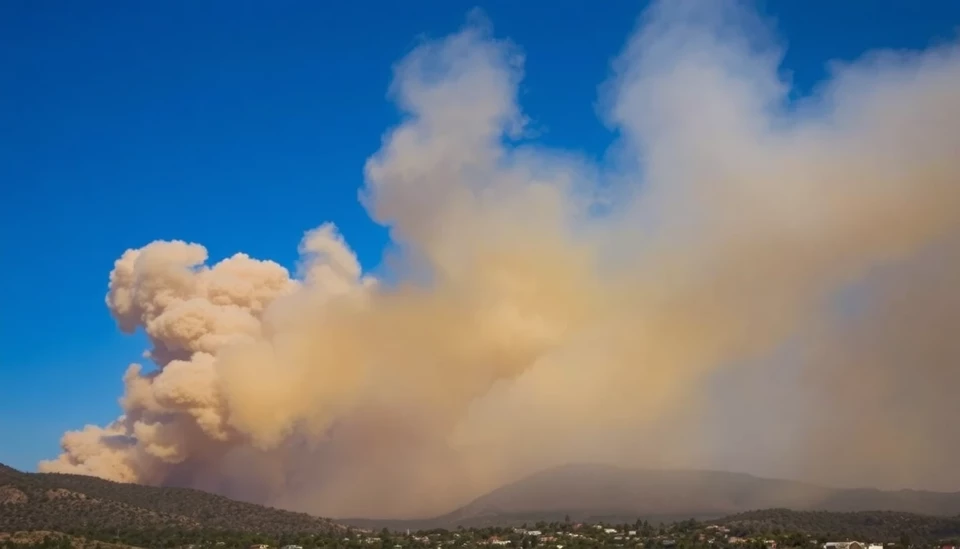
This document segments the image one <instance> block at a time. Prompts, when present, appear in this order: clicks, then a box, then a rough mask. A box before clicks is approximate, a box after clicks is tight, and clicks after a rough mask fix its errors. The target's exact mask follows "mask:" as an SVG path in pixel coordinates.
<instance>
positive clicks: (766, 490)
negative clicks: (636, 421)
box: [340, 464, 960, 530]
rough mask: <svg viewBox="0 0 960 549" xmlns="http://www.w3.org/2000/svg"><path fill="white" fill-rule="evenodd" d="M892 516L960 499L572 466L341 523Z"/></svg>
mask: <svg viewBox="0 0 960 549" xmlns="http://www.w3.org/2000/svg"><path fill="white" fill-rule="evenodd" d="M781 508H782V509H792V510H796V511H831V512H859V511H896V512H904V513H915V514H920V515H930V516H955V515H960V492H932V491H923V490H898V491H883V490H878V489H873V488H857V489H839V488H828V487H823V486H819V485H815V484H810V483H805V482H800V481H792V480H783V479H771V478H764V477H757V476H754V475H749V474H746V473H733V472H726V471H709V470H699V471H698V470H669V469H665V470H653V469H627V468H621V467H614V466H607V465H597V464H570V465H563V466H559V467H554V468H550V469H546V470H543V471H539V472H537V473H534V474H532V475H529V476H527V477H524V478H522V479H520V480H518V481H515V482H512V483H509V484H506V485H504V486H501V487H499V488H496V489H494V490H492V491H491V492H488V493H487V494H485V495H482V496H480V497H478V498H476V499H474V500H473V501H471V502H469V503H467V504H466V505H464V506H462V507H460V508H458V509H456V510H454V511H452V512H450V513H446V514H444V515H440V516H438V517H432V518H426V519H414V520H377V519H363V518H346V519H340V522H342V523H344V524H349V525H353V526H360V527H366V528H380V527H387V528H394V529H406V528H409V529H411V530H414V529H421V528H427V529H429V528H451V527H458V526H463V527H472V526H478V527H479V526H492V525H508V524H509V525H519V524H521V523H524V522H527V523H533V522H538V521H546V522H550V521H555V520H562V519H564V518H565V517H567V516H569V517H571V518H572V519H574V520H579V521H585V522H591V521H593V522H595V521H606V522H632V521H633V520H635V519H636V518H638V517H640V518H644V519H648V520H661V521H665V522H669V521H672V520H682V519H688V518H696V519H700V520H707V519H715V518H719V517H723V516H727V515H734V514H737V513H744V512H749V511H756V510H760V509H781Z"/></svg>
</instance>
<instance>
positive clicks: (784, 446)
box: [40, 0, 960, 517]
mask: <svg viewBox="0 0 960 549" xmlns="http://www.w3.org/2000/svg"><path fill="white" fill-rule="evenodd" d="M781 56H782V49H781V47H780V45H779V44H778V42H777V41H776V40H775V37H774V33H773V32H771V29H770V27H769V25H768V24H767V23H766V22H765V21H763V20H761V18H760V17H758V16H757V15H756V14H754V13H753V12H752V11H751V10H749V9H747V8H745V7H743V6H741V5H739V4H736V3H733V2H686V1H675V0H670V1H665V2H661V3H657V4H654V5H653V6H652V7H650V8H649V9H647V11H646V12H645V13H644V14H643V16H642V18H641V20H640V24H639V26H638V28H637V31H636V32H635V34H634V35H633V36H632V37H631V38H630V39H629V40H628V42H627V45H626V47H625V49H624V50H623V53H622V54H621V55H619V56H618V57H617V59H615V61H614V62H613V65H612V66H613V74H612V76H611V78H610V80H609V81H608V82H607V83H605V84H604V85H603V86H601V88H600V89H601V94H600V95H601V101H600V104H601V105H603V108H602V111H603V113H602V114H603V116H604V119H605V121H606V122H608V123H609V124H610V126H611V127H612V128H613V129H615V130H616V131H617V132H618V136H619V137H618V140H617V142H616V144H615V146H614V147H613V149H612V152H611V154H610V155H609V158H610V159H611V160H609V161H605V162H603V163H602V164H600V165H597V164H596V163H593V162H591V161H588V160H585V159H584V157H582V156H581V155H578V154H576V153H574V152H569V151H558V150H548V149H546V148H545V147H541V146H538V145H537V144H536V143H534V142H533V141H531V140H530V139H528V138H527V137H525V136H528V135H529V132H526V127H527V120H526V117H525V115H524V114H523V112H522V110H521V108H520V106H519V104H518V101H517V95H518V93H517V90H518V85H519V83H520V81H521V78H522V76H523V74H522V73H523V56H522V54H521V52H520V50H519V49H518V48H517V47H516V46H515V45H513V44H511V43H509V42H507V41H503V40H499V39H496V38H494V37H493V34H492V31H491V29H490V28H488V26H487V25H486V23H484V22H483V21H481V20H480V19H479V18H471V19H470V23H468V24H467V25H466V26H465V27H464V28H463V29H462V30H460V31H459V32H457V33H455V34H453V35H451V36H448V37H446V38H443V39H440V40H435V41H428V42H425V43H423V44H422V45H420V46H419V47H417V48H416V49H415V50H413V51H412V52H411V53H409V55H407V56H406V57H404V58H403V59H402V60H401V61H400V62H399V63H398V64H397V65H396V66H395V68H394V79H393V84H392V86H391V89H390V95H391V98H392V99H393V100H394V101H395V102H396V104H397V105H398V106H399V108H400V109H401V110H402V113H403V115H404V117H403V120H402V122H401V123H400V124H399V125H398V126H397V127H395V128H393V129H391V130H390V131H388V132H387V133H386V134H385V136H384V138H383V143H382V147H381V149H380V150H379V151H377V152H376V153H375V154H374V155H373V156H371V157H370V159H369V160H368V162H367V164H366V166H365V172H364V173H365V176H366V184H365V187H364V189H363V191H362V197H363V198H362V200H363V202H364V204H365V205H366V207H367V209H368V210H369V212H370V215H371V217H372V218H373V220H374V221H376V222H378V223H381V224H384V225H387V226H389V227H390V230H391V235H392V239H393V241H394V243H395V245H396V248H397V250H398V253H399V255H400V256H401V257H402V261H401V263H400V264H399V265H397V266H396V272H395V274H396V276H394V277H391V280H390V281H389V282H387V281H384V280H377V279H375V278H373V277H370V276H367V275H366V274H365V273H364V271H363V270H362V268H361V265H360V264H359V263H358V261H357V258H356V256H355V255H354V253H353V252H352V251H351V250H350V248H349V247H348V245H347V243H346V242H344V240H343V239H342V238H341V236H340V235H339V233H338V231H337V229H336V228H335V226H334V225H331V224H324V225H321V226H320V227H319V228H318V229H316V230H314V231H311V232H309V233H307V234H306V236H305V237H304V238H303V240H302V241H301V243H300V252H301V255H302V260H301V263H300V265H299V267H298V272H297V273H294V274H293V275H291V274H290V273H289V272H288V271H287V270H286V269H285V268H283V267H281V266H280V265H278V264H276V263H273V262H270V261H261V260H256V259H252V258H250V257H248V256H246V255H243V254H237V255H235V256H233V257H231V258H228V259H225V260H223V261H220V262H218V263H215V264H212V265H208V264H207V253H206V250H205V249H204V248H203V247H202V246H201V245H199V244H188V243H184V242H176V241H174V242H153V243H151V244H148V245H146V246H144V247H143V248H140V249H137V250H128V251H127V252H126V253H124V254H123V255H122V256H121V257H120V259H119V260H118V261H117V262H116V265H115V266H114V269H113V271H112V273H111V274H110V285H109V293H108V294H107V305H108V306H109V308H110V311H111V313H112V314H113V316H114V317H115V318H116V320H117V322H118V324H119V326H120V328H121V329H122V330H123V331H125V332H133V331H135V330H143V331H144V332H145V333H146V334H147V335H148V336H149V338H150V341H151V344H152V349H151V350H150V352H149V353H150V354H149V356H150V358H151V359H152V360H153V361H154V362H155V363H156V365H157V368H147V369H143V368H141V366H139V365H136V364H134V365H131V366H130V368H129V369H128V370H127V373H126V375H125V377H124V380H125V383H126V391H125V394H124V396H123V398H122V400H121V403H122V407H123V416H122V417H121V418H119V419H118V420H117V421H116V422H115V423H113V424H111V425H109V426H107V427H94V426H88V427H86V428H85V429H84V430H82V431H77V432H71V433H67V434H66V435H65V436H64V438H63V449H64V452H63V454H62V455H61V456H60V457H59V458H58V459H56V460H53V461H48V462H44V463H42V464H41V466H40V467H41V469H42V470H44V471H62V472H73V473H83V474H91V475H97V476H102V477H105V478H109V479H115V480H120V481H137V482H144V483H158V484H176V485H189V486H195V487H199V488H203V489H210V490H215V491H219V492H221V493H225V494H228V495H232V496H236V497H243V498H248V499H253V500H256V501H261V502H266V503H271V504H274V505H281V506H287V507H292V508H297V509H303V510H308V511H312V512H314V513H317V514H322V515H327V516H334V517H345V516H376V517H413V516H427V515H431V514H437V513H441V512H445V511H448V510H450V509H452V508H453V507H454V506H456V505H458V504H462V503H465V502H466V501H467V500H469V499H470V498H472V497H475V496H477V495H479V494H480V493H482V492H484V491H486V490H489V489H491V488H494V487H496V486H498V485H500V484H501V483H503V482H505V481H509V480H513V479H515V478H517V477H518V476H520V475H523V474H526V473H530V472H533V471H536V470H538V469H541V468H544V467H548V466H553V465H558V464H562V463H567V462H605V463H613V464H620V465H628V466H644V467H711V468H722V469H735V470H746V471H748V472H758V473H764V474H775V475H783V476H791V477H795V478H802V479H806V480H812V481H818V482H828V483H833V484H841V485H861V484H870V485H875V486H882V487H903V486H910V487H917V488H931V489H943V490H946V489H950V490H957V489H960V467H956V463H955V461H956V456H957V455H958V451H960V430H958V429H957V428H956V423H955V422H956V418H958V417H960V399H958V398H957V396H956V392H955V391H956V389H957V387H960V338H958V337H957V333H956V330H957V327H958V326H960V294H958V292H957V283H958V282H960V254H958V252H957V249H958V248H957V243H958V242H960V240H958V239H960V49H958V45H957V44H945V45H941V46H938V47H932V48H930V49H928V50H926V51H922V52H878V53H871V54H868V55H866V56H864V57H863V58H862V59H860V60H858V61H856V62H854V63H848V64H837V65H835V66H832V68H831V76H830V78H829V81H827V82H825V83H823V84H822V86H821V87H819V88H818V90H817V92H816V93H815V94H814V95H813V96H811V97H808V98H807V99H804V100H802V101H799V102H797V101H788V95H789V93H790V83H789V78H788V76H787V75H785V74H783V73H781V72H780V71H779V64H780V61H781ZM571 77H575V75H572V76H571ZM394 279H398V280H394ZM838 447H839V448H842V451H838V450H837V448H838ZM951 456H952V459H951Z"/></svg>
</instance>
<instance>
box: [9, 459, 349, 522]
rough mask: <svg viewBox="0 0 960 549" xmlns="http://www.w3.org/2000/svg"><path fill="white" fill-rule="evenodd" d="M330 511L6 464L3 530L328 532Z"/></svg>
mask: <svg viewBox="0 0 960 549" xmlns="http://www.w3.org/2000/svg"><path fill="white" fill-rule="evenodd" d="M341 528H342V527H341V526H339V525H337V524H335V523H333V522H331V521H329V520H326V519H320V518H317V517H312V516H310V515H306V514H303V513H292V512H290V511H281V510H279V509H273V508H270V507H263V506H260V505H254V504H252V503H243V502H239V501H234V500H230V499H227V498H225V497H221V496H216V495H213V494H208V493H206V492H201V491H198V490H189V489H185V488H157V487H152V486H140V485H136V484H121V483H116V482H110V481H107V480H103V479H99V478H95V477H89V476H80V475H61V474H38V473H23V472H20V471H17V470H16V469H12V468H10V467H7V466H5V465H2V464H0V532H15V531H51V532H64V533H72V532H85V531H88V530H91V529H97V530H101V531H102V530H116V531H121V530H122V531H130V530H140V531H170V530H174V531H196V530H211V531H230V532H250V533H258V534H280V533H292V532H296V533H328V532H331V531H333V530H338V529H341Z"/></svg>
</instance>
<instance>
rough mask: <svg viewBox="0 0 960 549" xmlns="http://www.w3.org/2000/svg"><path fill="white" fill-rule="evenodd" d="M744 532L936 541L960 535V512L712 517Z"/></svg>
mask: <svg viewBox="0 0 960 549" xmlns="http://www.w3.org/2000/svg"><path fill="white" fill-rule="evenodd" d="M712 522H713V523H714V524H721V525H723V526H727V527H729V528H731V529H732V530H736V532H737V533H738V534H740V535H749V534H754V533H765V532H776V531H781V532H800V533H803V534H806V535H811V536H815V537H819V538H821V539H859V540H872V541H895V540H899V539H901V536H904V535H906V536H907V538H908V539H910V540H913V541H915V542H916V541H921V540H925V541H933V540H941V539H948V538H956V537H958V536H960V516H957V517H933V516H924V515H917V514H913V513H898V512H895V511H860V512H854V513H836V512H830V511H790V510H787V509H767V510H763V511H750V512H747V513H739V514H736V515H732V516H729V517H724V518H722V519H719V520H716V521H712Z"/></svg>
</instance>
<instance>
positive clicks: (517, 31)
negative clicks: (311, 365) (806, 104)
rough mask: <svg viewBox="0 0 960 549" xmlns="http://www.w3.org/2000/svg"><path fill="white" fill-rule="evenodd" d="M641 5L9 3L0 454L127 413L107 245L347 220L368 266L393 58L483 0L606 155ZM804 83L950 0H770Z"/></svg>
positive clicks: (25, 453) (222, 251)
mask: <svg viewBox="0 0 960 549" xmlns="http://www.w3.org/2000/svg"><path fill="white" fill-rule="evenodd" d="M642 5H643V4H642V3H641V2H633V1H623V0H616V1H614V0H609V1H605V2H590V3H586V2H572V1H564V0H553V1H551V2H543V1H542V0H531V1H528V2H516V1H515V0H509V1H490V2H479V3H477V2H461V1H459V0H431V1H424V2H393V1H383V2H372V1H368V2H305V1H302V2H301V1H289V2H282V3H274V2H249V1H239V2H235V1H230V2H227V1H214V0H211V1H208V2H191V1H170V2H153V3H145V2H143V3H138V2H106V1H98V0H93V1H89V2H68V1H62V2H59V1H28V0H10V1H7V2H2V3H0V68H2V72H0V189H2V194H0V254H2V255H0V258H2V262H3V266H4V271H3V272H4V275H3V276H4V279H3V284H0V311H2V313H0V338H2V341H0V462H4V463H8V464H11V465H14V466H17V467H21V468H24V469H33V468H34V466H35V464H36V462H37V461H38V460H39V459H43V458H49V457H53V456H55V455H56V453H57V451H58V449H57V445H58V440H59V437H60V435H61V434H62V433H63V431H65V430H67V429H71V428H78V427H81V426H82V425H83V424H85V423H98V424H102V423H105V422H108V421H110V420H112V419H113V418H114V417H115V416H116V415H117V414H118V412H119V407H118V405H117V402H116V400H117V397H118V396H119V395H120V393H121V390H122V384H121V375H122V372H123V371H124V369H125V368H126V365H127V364H128V363H129V362H131V361H136V360H140V353H141V352H142V351H143V350H144V348H145V344H144V341H143V340H142V339H141V338H139V337H127V336H123V335H122V334H120V333H119V332H118V331H117V329H116V327H115V325H114V323H113V321H112V319H111V318H110V316H109V314H108V312H107V309H106V307H105V305H104V302H103V298H104V293H105V291H106V283H107V275H108V273H109V271H110V269H111V267H112V262H113V261H114V260H115V259H116V258H117V257H118V256H119V255H120V254H121V253H122V252H123V251H124V250H125V249H127V248H131V247H139V246H141V245H143V244H145V243H147V242H150V241H152V240H156V239H183V240H188V241H195V242H200V243H202V244H204V245H205V246H207V248H208V249H209V250H210V254H211V257H212V259H214V260H216V259H219V258H222V257H224V256H227V255H230V254H233V253H235V252H238V251H244V252H246V253H249V254H251V255H252V256H254V257H259V258H269V259H274V260H276V261H279V262H280V263H282V264H285V265H288V266H292V265H293V263H294V261H295V259H296V243H297V241H298V240H299V238H300V236H301V235H302V233H303V232H304V231H305V230H307V229H309V228H312V227H315V226H317V225H318V224H320V223H321V222H323V221H327V220H331V221H334V222H336V223H337V224H338V226H339V227H340V228H341V230H342V232H343V233H344V235H345V237H346V239H347V241H348V242H350V244H351V246H353V247H354V248H355V249H356V251H357V252H358V254H359V256H360V260H361V262H362V263H363V264H364V265H365V266H367V267H368V268H374V267H376V266H377V264H378V263H379V262H380V259H381V254H382V251H383V247H384V245H385V244H386V242H387V236H386V231H385V230H384V229H383V228H381V227H378V226H376V225H374V224H373V223H372V222H370V221H369V219H368V218H367V216H366V213H365V212H364V210H363V209H362V207H361V206H360V204H359V203H358V201H357V191H358V188H359V187H360V186H361V185H362V182H363V181H362V167H363V162H364V160H365V159H366V157H367V156H369V155H370V154H372V153H373V152H374V151H376V149H377V148H378V146H379V144H380V138H381V135H382V134H383V132H384V131H385V130H386V129H387V128H389V126H390V125H392V124H394V123H396V121H397V120H398V118H397V113H396V111H395V109H394V108H393V106H392V105H391V104H390V103H389V102H388V101H387V99H386V96H385V93H386V89H387V86H388V83H389V79H390V67H391V64H392V63H393V62H395V61H397V60H398V59H399V58H401V57H402V56H403V55H404V54H405V53H406V52H407V51H409V50H410V49H411V48H412V47H413V46H414V45H415V44H416V40H417V37H418V36H421V35H427V36H442V35H444V34H447V33H450V32H453V31H455V30H456V29H457V28H458V27H459V26H460V25H461V24H462V23H463V21H464V18H465V15H466V13H467V12H468V11H469V10H470V9H471V8H472V7H474V6H479V7H481V8H482V9H483V10H484V11H485V12H486V14H487V16H488V17H489V18H490V19H491V21H492V23H493V26H494V31H495V33H496V35H498V36H502V37H509V38H510V39H512V40H514V41H515V42H516V43H518V44H519V45H520V46H521V47H522V48H523V50H524V52H525V54H526V78H525V80H524V82H523V84H522V95H521V102H522V105H523V107H524V109H525V110H526V112H527V114H528V115H529V116H530V117H531V118H532V119H533V121H534V123H535V125H536V126H537V127H538V128H540V129H542V130H544V133H543V134H542V135H541V136H540V137H539V140H540V141H541V142H542V143H544V144H546V145H549V146H559V147H565V148H571V149H577V150H580V151H584V152H586V153H587V154H590V155H594V156H598V157H599V156H601V155H602V154H603V153H604V151H605V149H606V147H607V146H608V145H609V144H610V142H611V140H612V139H613V136H612V135H611V134H610V133H609V132H608V130H607V129H606V128H605V127H604V126H603V124H602V123H601V122H600V120H599V119H598V118H597V116H596V112H595V109H594V107H593V105H594V102H595V100H596V98H597V86H598V85H599V84H600V83H601V82H602V81H603V80H604V79H605V78H606V76H607V75H608V72H609V61H610V59H611V57H613V56H614V55H615V54H616V53H617V52H618V51H619V49H620V48H621V47H622V46H623V44H624V42H625V40H626V39H627V37H628V35H629V32H630V30H631V28H632V27H633V26H634V21H635V18H636V16H637V14H638V13H639V11H640V9H641V8H642ZM764 11H765V12H766V13H767V14H769V15H771V16H773V17H774V18H776V20H777V24H778V28H779V32H780V35H781V37H782V38H783V39H784V40H785V41H786V44H787V47H788V50H787V55H786V58H785V60H784V69H786V70H788V71H790V72H791V73H792V75H793V79H794V83H795V85H796V87H797V90H799V92H800V93H804V92H806V91H808V90H810V89H811V87H813V86H814V85H815V84H816V82H817V81H818V80H819V79H821V78H822V77H823V76H824V74H825V67H826V64H827V63H828V62H829V61H830V60H832V59H854V58H856V57H858V56H859V55H860V54H861V53H863V52H864V51H866V50H869V49H874V48H918V47H923V46H926V45H928V44H930V43H931V42H932V41H937V40H939V39H948V38H951V37H953V36H954V32H955V29H956V27H957V25H958V24H960V3H958V2H954V1H950V0H942V1H936V0H923V1H921V0H918V1H915V2H905V1H901V0H848V1H844V2H836V0H803V1H800V0H792V1H791V0H787V1H783V2H768V3H766V4H765V5H764Z"/></svg>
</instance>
